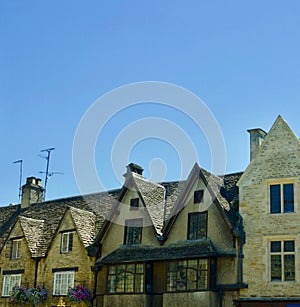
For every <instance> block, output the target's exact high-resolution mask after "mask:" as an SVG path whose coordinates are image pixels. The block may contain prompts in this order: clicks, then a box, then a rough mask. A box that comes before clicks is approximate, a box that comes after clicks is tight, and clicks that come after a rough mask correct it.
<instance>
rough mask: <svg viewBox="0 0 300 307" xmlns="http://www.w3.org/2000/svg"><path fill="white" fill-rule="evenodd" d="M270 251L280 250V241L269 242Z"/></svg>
mask: <svg viewBox="0 0 300 307" xmlns="http://www.w3.org/2000/svg"><path fill="white" fill-rule="evenodd" d="M271 252H272V253H277V252H281V241H273V242H271Z"/></svg>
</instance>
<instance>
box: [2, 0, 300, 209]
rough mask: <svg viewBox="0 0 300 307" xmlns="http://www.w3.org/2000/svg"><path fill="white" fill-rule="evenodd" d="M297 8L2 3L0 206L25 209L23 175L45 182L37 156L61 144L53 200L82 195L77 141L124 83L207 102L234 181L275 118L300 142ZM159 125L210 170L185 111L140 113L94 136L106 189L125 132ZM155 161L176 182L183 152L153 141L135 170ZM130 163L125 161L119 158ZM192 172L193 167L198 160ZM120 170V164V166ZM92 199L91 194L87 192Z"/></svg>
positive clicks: (133, 156) (142, 149) (55, 156)
mask: <svg viewBox="0 0 300 307" xmlns="http://www.w3.org/2000/svg"><path fill="white" fill-rule="evenodd" d="M299 14H300V2H299V1H298V0H289V1H277V0H264V1H258V0H252V1H238V0H236V1H231V0H228V1H213V0H212V1H202V0H195V1H174V0H172V1H168V0H166V1H117V0H116V1H93V0H92V1H88V2H83V1H76V0H75V1H74V0H73V1H51V2H50V1H31V0H27V1H21V0H14V1H11V0H3V1H1V3H0V37H1V41H0V43H1V48H0V87H1V90H0V108H1V113H0V116H1V117H0V129H1V130H0V131H1V153H0V157H1V159H0V164H1V168H0V169H1V174H0V182H1V184H0V205H7V204H9V203H17V202H18V182H19V169H18V166H17V165H15V164H13V163H12V162H13V161H15V160H19V159H23V161H24V164H23V183H24V181H25V178H26V177H28V176H32V175H33V176H38V177H41V178H42V179H44V175H43V174H40V173H39V171H44V170H45V167H46V160H45V159H43V158H41V157H39V156H38V154H39V153H40V150H41V149H45V148H49V147H55V150H54V151H53V152H52V153H51V161H50V171H53V172H63V173H64V175H54V176H52V177H51V178H50V179H49V181H48V189H47V199H54V198H60V197H67V196H71V195H77V194H78V193H79V192H78V189H77V186H76V182H75V180H74V175H73V167H72V144H73V139H74V135H75V132H76V129H77V127H78V125H79V122H80V120H81V118H82V116H83V115H84V114H85V112H86V111H87V110H88V108H89V107H90V106H91V105H92V104H93V103H94V102H95V101H96V100H97V99H98V98H99V97H101V96H102V95H104V94H106V93H107V92H108V91H111V90H114V89H115V88H118V87H120V86H122V85H125V84H129V83H134V82H140V81H148V80H151V81H162V82H170V83H174V84H177V85H179V86H182V87H184V88H186V89H188V90H189V91H192V92H193V93H195V94H196V95H197V96H198V97H200V98H201V99H202V100H203V101H204V102H205V104H206V105H207V106H208V107H209V108H210V110H211V112H212V113H213V114H214V116H215V118H216V120H217V122H218V123H219V126H220V128H221V130H222V133H223V136H224V141H225V144H226V151H227V155H226V159H227V168H226V169H227V172H235V171H241V170H244V169H245V168H246V167H247V165H248V162H249V136H248V133H247V129H249V128H257V127H260V128H262V129H264V130H266V131H268V130H269V129H270V127H271V126H272V124H273V122H274V121H275V119H276V117H277V116H278V115H279V114H280V115H282V116H283V118H284V119H285V120H286V121H287V122H288V124H289V125H290V126H291V128H292V129H293V130H294V132H295V133H296V134H297V135H298V136H300V123H299V109H300V104H299V101H300V91H299V89H300V86H299V85H300V31H299V29H300V19H299ZM151 116H154V117H155V116H159V117H163V118H165V119H168V120H170V121H172V122H174V123H176V125H178V126H180V127H181V128H182V129H184V130H185V131H186V133H187V134H188V135H189V136H190V137H191V139H192V140H193V142H194V143H195V146H196V148H197V151H198V153H199V157H200V164H201V165H202V166H203V167H205V168H207V169H210V153H209V151H208V150H207V145H206V144H205V139H203V135H202V134H201V130H199V128H197V127H196V126H195V125H194V123H193V122H192V121H191V120H190V118H188V117H187V116H185V115H184V114H180V113H178V112H177V111H176V110H171V109H168V108H166V107H163V106H154V105H151V104H145V105H144V106H137V107H136V108H134V107H132V108H128V109H127V110H124V111H123V113H120V114H118V115H117V116H116V117H114V118H112V120H111V121H110V123H109V124H108V125H107V127H106V129H105V131H103V135H101V137H99V140H98V142H97V147H96V149H95V154H96V159H95V160H96V167H97V171H98V173H99V176H101V177H102V178H104V179H103V180H104V181H105V188H108V189H110V188H115V187H119V186H120V184H121V183H120V182H119V181H118V180H117V179H116V177H117V176H119V174H114V172H113V168H112V165H111V161H110V152H111V147H112V144H113V140H114V139H115V138H116V136H117V135H118V133H119V131H121V130H122V129H125V128H126V126H127V125H129V124H130V122H131V121H134V120H138V119H139V118H144V117H151ZM155 158H160V159H162V160H163V161H164V163H165V164H166V175H165V179H166V180H176V179H179V178H178V177H179V176H180V172H179V165H180V153H179V155H178V154H176V152H175V151H174V148H172V146H168V144H167V142H162V141H160V140H155V139H149V140H145V141H143V142H140V143H138V144H137V145H136V146H134V147H133V149H132V152H131V153H130V156H129V160H130V161H129V162H136V163H139V164H141V165H142V166H143V167H144V168H145V176H149V170H148V163H149V161H151V160H152V159H155ZM120 160H123V159H120ZM191 163H192V161H191ZM124 172H125V165H124ZM90 192H94V191H90Z"/></svg>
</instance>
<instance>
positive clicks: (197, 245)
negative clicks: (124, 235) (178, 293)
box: [96, 239, 235, 265]
mask: <svg viewBox="0 0 300 307" xmlns="http://www.w3.org/2000/svg"><path fill="white" fill-rule="evenodd" d="M201 256H203V257H204V256H205V257H208V256H232V257H233V256H235V252H234V250H232V251H226V252H225V251H218V250H217V249H216V248H215V247H214V245H213V244H212V242H211V241H210V240H208V239H205V240H197V241H182V242H177V243H175V244H171V245H163V246H159V247H153V246H149V245H135V246H133V245H132V246H129V245H124V246H122V247H120V248H119V249H117V250H115V251H113V252H112V253H111V254H109V255H107V256H106V257H104V258H102V259H98V260H97V261H96V265H97V264H113V263H122V262H140V261H148V260H156V261H159V260H172V259H188V258H196V257H201Z"/></svg>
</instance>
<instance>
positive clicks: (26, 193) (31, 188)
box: [21, 177, 44, 208]
mask: <svg viewBox="0 0 300 307" xmlns="http://www.w3.org/2000/svg"><path fill="white" fill-rule="evenodd" d="M43 192H44V188H43V187H42V180H41V179H40V178H35V177H28V178H27V180H26V184H24V185H23V186H22V201H21V208H27V207H29V206H30V205H31V204H34V203H40V202H42V201H43Z"/></svg>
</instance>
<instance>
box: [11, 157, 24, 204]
mask: <svg viewBox="0 0 300 307" xmlns="http://www.w3.org/2000/svg"><path fill="white" fill-rule="evenodd" d="M13 163H14V164H15V163H20V179H19V202H20V200H21V196H22V173H23V160H18V161H15V162H13Z"/></svg>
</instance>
